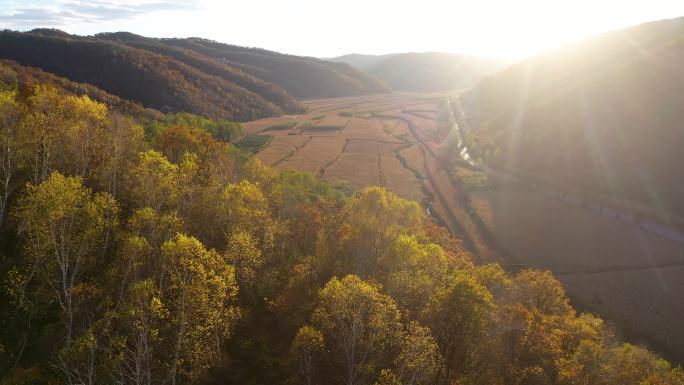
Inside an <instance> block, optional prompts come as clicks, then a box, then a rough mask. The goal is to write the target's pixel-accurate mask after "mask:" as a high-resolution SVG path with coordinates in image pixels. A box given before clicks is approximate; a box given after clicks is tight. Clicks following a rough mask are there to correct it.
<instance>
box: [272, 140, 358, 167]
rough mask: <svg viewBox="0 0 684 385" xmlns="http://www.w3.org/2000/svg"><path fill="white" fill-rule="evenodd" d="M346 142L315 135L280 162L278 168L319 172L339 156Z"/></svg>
mask: <svg viewBox="0 0 684 385" xmlns="http://www.w3.org/2000/svg"><path fill="white" fill-rule="evenodd" d="M344 143H345V142H344V141H342V140H340V139H339V138H335V137H329V136H313V137H312V138H311V140H309V141H308V142H307V143H306V145H304V146H303V147H302V148H301V149H300V150H299V151H297V152H296V153H295V154H293V155H292V156H291V157H289V158H288V159H286V160H284V161H283V162H281V163H279V164H278V168H284V169H294V170H303V171H309V172H313V173H319V172H320V170H321V168H323V167H325V166H326V165H327V164H328V163H329V162H331V161H333V160H335V158H337V156H338V155H339V154H340V153H341V152H342V148H343V147H344Z"/></svg>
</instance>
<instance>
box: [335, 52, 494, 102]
mask: <svg viewBox="0 0 684 385" xmlns="http://www.w3.org/2000/svg"><path fill="white" fill-rule="evenodd" d="M330 60H331V61H334V62H343V63H348V64H350V65H353V66H355V67H356V68H359V69H361V70H363V71H365V72H366V73H368V74H369V75H370V76H373V77H375V78H377V79H380V80H382V81H383V82H385V83H386V84H387V85H389V86H390V87H392V89H393V90H396V91H412V92H430V91H444V90H462V89H466V88H469V87H472V86H474V85H475V84H476V83H477V82H478V81H480V80H481V79H482V78H483V77H484V76H487V75H491V74H493V73H494V72H496V71H499V70H501V69H503V68H504V66H505V62H504V61H500V60H494V59H486V58H479V57H475V56H466V55H455V54H448V53H441V52H422V53H415V52H411V53H399V54H389V55H379V56H375V55H346V56H340V57H337V58H333V59H330Z"/></svg>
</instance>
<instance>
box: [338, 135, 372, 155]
mask: <svg viewBox="0 0 684 385" xmlns="http://www.w3.org/2000/svg"><path fill="white" fill-rule="evenodd" d="M344 152H351V153H366V154H378V153H379V152H380V148H379V146H378V142H377V141H375V140H367V139H353V138H351V139H347V143H346V144H345V146H344Z"/></svg>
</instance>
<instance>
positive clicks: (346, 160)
mask: <svg viewBox="0 0 684 385" xmlns="http://www.w3.org/2000/svg"><path fill="white" fill-rule="evenodd" d="M324 177H325V178H326V179H328V180H346V181H349V182H350V183H351V184H352V185H354V187H356V188H359V189H361V188H363V187H365V186H370V185H378V184H379V179H380V169H379V162H378V155H377V154H360V153H342V155H341V156H340V157H339V159H338V160H337V161H336V162H334V163H333V164H331V165H330V166H329V167H328V168H327V169H326V170H325V175H324Z"/></svg>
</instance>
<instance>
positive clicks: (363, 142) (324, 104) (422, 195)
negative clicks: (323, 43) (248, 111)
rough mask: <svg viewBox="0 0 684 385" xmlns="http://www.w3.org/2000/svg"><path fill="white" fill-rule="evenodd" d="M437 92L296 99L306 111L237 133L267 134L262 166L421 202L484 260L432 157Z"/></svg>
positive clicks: (483, 249)
mask: <svg viewBox="0 0 684 385" xmlns="http://www.w3.org/2000/svg"><path fill="white" fill-rule="evenodd" d="M445 95H446V94H403V93H402V94H386V95H369V96H360V97H349V98H339V99H322V100H311V101H306V102H304V104H305V105H306V107H307V108H308V111H307V113H306V114H302V115H288V116H283V117H280V118H268V119H262V120H258V121H254V122H248V123H245V124H244V131H245V134H248V135H268V136H271V137H272V140H271V141H270V142H269V145H268V146H267V147H266V148H264V149H262V150H261V152H259V153H258V154H257V157H258V158H259V159H261V160H262V161H263V162H264V163H266V164H268V165H272V166H274V167H276V168H279V169H291V170H300V171H308V172H312V173H314V174H317V175H320V176H322V177H323V178H325V179H327V180H330V181H344V182H348V183H349V184H350V185H352V186H353V187H355V188H357V189H361V188H363V187H364V186H367V185H381V186H385V187H386V188H388V189H389V190H390V191H393V192H394V193H396V194H398V195H399V196H401V197H404V198H409V199H412V200H415V201H417V202H420V203H422V204H423V205H424V206H425V208H426V211H428V212H430V213H431V214H432V215H433V216H434V217H436V218H437V219H438V221H439V222H441V223H442V224H443V225H445V226H446V227H447V228H448V229H449V230H450V231H451V232H452V233H454V234H455V235H457V236H458V237H459V238H461V239H464V240H474V241H472V242H471V244H472V245H473V248H474V249H476V251H478V252H480V253H482V255H484V256H485V257H484V258H485V259H488V260H489V259H491V258H490V257H492V252H491V250H489V249H488V248H487V246H486V245H485V244H484V241H483V240H482V237H481V235H480V234H477V232H478V229H477V228H476V227H475V226H474V225H473V224H472V221H470V220H469V219H468V215H467V213H465V212H464V211H463V210H462V209H460V207H459V205H458V202H457V200H456V195H457V191H456V189H455V187H454V186H453V185H452V183H451V181H450V179H449V178H448V175H447V173H446V172H445V170H443V169H440V166H439V161H438V159H436V157H435V156H436V153H437V151H438V149H439V148H440V147H441V146H442V145H443V144H444V138H445V137H446V135H445V134H442V135H440V132H441V131H440V130H443V129H444V128H442V127H441V125H440V123H439V122H438V121H437V116H438V114H437V111H438V108H439V103H440V100H442V99H443V98H444V97H445ZM431 178H434V179H431ZM460 222H463V223H465V225H462V224H461V223H460Z"/></svg>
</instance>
